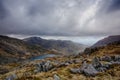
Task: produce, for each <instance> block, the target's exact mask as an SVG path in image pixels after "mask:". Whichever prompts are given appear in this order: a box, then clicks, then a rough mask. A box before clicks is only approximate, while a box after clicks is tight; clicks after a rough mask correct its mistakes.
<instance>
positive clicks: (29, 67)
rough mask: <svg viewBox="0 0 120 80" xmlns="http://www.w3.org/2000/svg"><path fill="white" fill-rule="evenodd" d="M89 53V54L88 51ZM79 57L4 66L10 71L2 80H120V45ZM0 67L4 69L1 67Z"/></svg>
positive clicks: (72, 56) (112, 45)
mask: <svg viewBox="0 0 120 80" xmlns="http://www.w3.org/2000/svg"><path fill="white" fill-rule="evenodd" d="M89 50H90V51H89ZM87 52H90V53H89V54H86V50H85V53H83V54H79V55H71V56H58V57H54V58H46V59H43V60H34V61H25V62H24V63H22V65H21V63H14V64H8V65H4V67H8V66H9V67H10V68H11V71H9V72H8V73H5V74H2V75H0V79H1V80H4V79H6V80H119V79H120V42H119V41H118V42H116V41H115V42H112V43H111V44H108V45H106V46H102V47H97V48H92V49H88V51H87ZM2 67H3V66H2Z"/></svg>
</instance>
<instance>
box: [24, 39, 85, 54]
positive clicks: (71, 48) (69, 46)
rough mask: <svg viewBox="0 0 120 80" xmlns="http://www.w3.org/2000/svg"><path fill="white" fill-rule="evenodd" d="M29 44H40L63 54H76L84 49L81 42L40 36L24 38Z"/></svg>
mask: <svg viewBox="0 0 120 80" xmlns="http://www.w3.org/2000/svg"><path fill="white" fill-rule="evenodd" d="M24 41H26V42H27V43H29V44H34V45H40V46H42V47H43V48H46V49H50V50H55V51H58V52H60V53H63V54H77V53H79V52H80V51H82V50H84V49H85V46H84V45H82V44H78V43H74V42H72V41H67V40H46V39H42V38H40V37H30V38H26V39H24Z"/></svg>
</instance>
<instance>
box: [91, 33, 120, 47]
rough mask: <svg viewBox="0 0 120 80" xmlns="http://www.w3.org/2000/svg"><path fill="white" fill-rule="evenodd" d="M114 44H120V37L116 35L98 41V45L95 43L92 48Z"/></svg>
mask: <svg viewBox="0 0 120 80" xmlns="http://www.w3.org/2000/svg"><path fill="white" fill-rule="evenodd" d="M114 42H120V35H114V36H109V37H106V38H104V39H102V40H100V41H98V42H97V43H95V44H94V45H93V46H92V48H94V47H101V46H106V45H107V44H111V43H114Z"/></svg>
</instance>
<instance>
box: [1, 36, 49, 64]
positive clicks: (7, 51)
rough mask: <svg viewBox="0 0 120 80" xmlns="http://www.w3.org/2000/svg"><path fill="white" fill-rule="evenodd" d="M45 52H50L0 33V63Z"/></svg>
mask: <svg viewBox="0 0 120 80" xmlns="http://www.w3.org/2000/svg"><path fill="white" fill-rule="evenodd" d="M45 53H50V51H49V50H47V49H44V48H42V47H41V46H40V45H31V44H28V43H26V42H24V41H23V40H19V39H15V38H11V37H8V36H3V35H0V64H2V63H9V62H16V61H19V60H24V59H27V58H30V57H32V56H38V55H41V54H45Z"/></svg>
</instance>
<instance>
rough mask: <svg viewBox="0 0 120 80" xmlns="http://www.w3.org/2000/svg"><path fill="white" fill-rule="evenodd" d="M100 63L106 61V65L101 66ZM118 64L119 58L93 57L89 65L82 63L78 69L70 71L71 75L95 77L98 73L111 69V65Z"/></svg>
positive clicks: (119, 62)
mask: <svg viewBox="0 0 120 80" xmlns="http://www.w3.org/2000/svg"><path fill="white" fill-rule="evenodd" d="M100 60H101V61H108V63H106V64H102V63H101V62H100ZM114 64H118V65H119V64H120V56H106V57H102V58H97V57H95V58H94V59H93V60H92V62H91V63H90V64H88V63H86V61H84V62H83V64H82V66H81V67H80V68H76V69H70V72H72V73H79V74H84V75H86V76H95V75H97V74H98V73H99V72H105V71H106V70H109V69H110V68H111V65H114Z"/></svg>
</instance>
